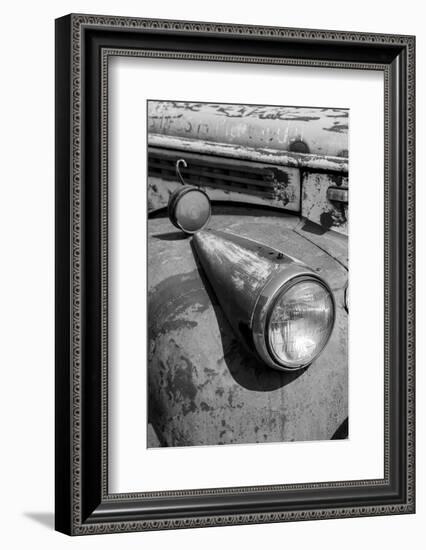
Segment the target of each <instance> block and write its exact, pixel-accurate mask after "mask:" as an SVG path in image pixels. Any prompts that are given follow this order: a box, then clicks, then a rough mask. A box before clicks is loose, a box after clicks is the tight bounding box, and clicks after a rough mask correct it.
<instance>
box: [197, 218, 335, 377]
mask: <svg viewBox="0 0 426 550" xmlns="http://www.w3.org/2000/svg"><path fill="white" fill-rule="evenodd" d="M193 246H194V249H195V251H196V253H197V256H198V259H199V261H200V263H201V265H202V267H203V269H204V272H205V273H206V275H207V278H208V280H209V282H210V284H211V285H212V287H213V289H214V291H215V293H216V296H217V299H218V301H219V303H220V305H221V308H222V310H223V312H224V313H225V316H226V318H227V320H228V321H229V323H230V325H231V326H232V328H233V330H234V332H235V334H236V335H237V336H238V337H239V339H240V340H241V342H242V343H243V345H244V346H245V347H246V348H247V349H248V350H249V351H251V352H252V353H254V354H255V355H257V356H258V357H259V358H260V359H261V360H262V361H263V362H264V363H265V364H266V365H268V366H269V367H273V368H275V369H278V370H287V371H294V370H297V369H301V368H303V367H306V366H307V365H309V364H310V363H312V361H314V359H315V358H316V357H318V355H319V354H320V353H321V352H322V350H323V349H324V347H325V346H326V344H327V342H328V340H329V338H330V336H331V333H332V331H333V326H334V318H335V303H334V298H333V294H332V291H331V289H330V287H329V286H328V284H327V283H326V282H325V281H324V280H323V279H322V278H321V277H320V276H319V275H317V274H316V273H315V272H314V271H313V270H311V269H310V268H309V267H307V266H305V265H303V264H302V263H301V262H299V261H298V260H296V259H295V258H292V257H290V256H286V255H285V254H284V253H282V252H280V251H278V250H275V249H273V248H270V247H268V246H266V245H263V244H261V243H259V242H257V241H252V240H250V239H246V238H244V237H240V236H239V235H235V234H233V233H228V232H220V231H215V230H210V229H209V230H201V231H199V232H197V233H196V234H195V235H194V237H193Z"/></svg>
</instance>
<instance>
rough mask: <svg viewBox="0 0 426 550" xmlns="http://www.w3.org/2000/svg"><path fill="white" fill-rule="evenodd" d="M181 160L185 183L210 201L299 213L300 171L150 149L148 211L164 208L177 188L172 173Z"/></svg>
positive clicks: (182, 152) (155, 148)
mask: <svg viewBox="0 0 426 550" xmlns="http://www.w3.org/2000/svg"><path fill="white" fill-rule="evenodd" d="M181 158H183V159H184V160H185V161H186V163H187V166H186V167H185V168H184V169H182V175H183V177H184V179H185V182H187V183H188V184H192V185H197V186H201V187H202V188H203V189H204V190H205V191H206V193H207V194H208V195H209V197H210V198H211V199H212V200H224V201H227V202H229V201H234V202H246V203H252V204H263V205H268V206H273V207H275V208H282V209H285V210H290V211H293V212H298V211H299V210H300V189H301V185H300V172H299V170H298V169H296V168H287V167H281V166H276V165H268V164H263V163H258V162H247V161H241V160H239V159H229V158H225V157H216V156H212V155H204V154H195V153H187V152H184V151H179V150H169V149H162V148H158V147H150V148H149V152H148V174H149V177H148V210H149V211H152V210H155V209H157V208H162V207H164V206H166V205H167V202H168V198H169V196H170V194H171V193H172V192H173V191H174V190H175V189H176V188H177V187H178V186H180V185H181V184H180V182H178V181H177V177H176V171H175V166H176V161H177V160H178V159H181Z"/></svg>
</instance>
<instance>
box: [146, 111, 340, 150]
mask: <svg viewBox="0 0 426 550" xmlns="http://www.w3.org/2000/svg"><path fill="white" fill-rule="evenodd" d="M348 117H349V110H348V109H329V108H320V107H280V106H265V105H231V104H224V103H222V104H217V103H195V102H186V101H149V102H148V131H149V132H150V133H155V134H164V135H168V136H176V137H180V138H182V137H183V138H190V139H196V140H201V141H209V142H215V143H228V144H233V145H239V146H243V147H249V148H254V149H258V148H262V147H268V148H270V149H275V150H278V151H289V152H295V153H302V154H303V153H304V154H315V155H320V156H323V157H324V156H335V157H347V154H348Z"/></svg>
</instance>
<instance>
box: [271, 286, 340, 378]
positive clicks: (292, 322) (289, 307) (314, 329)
mask: <svg viewBox="0 0 426 550" xmlns="http://www.w3.org/2000/svg"><path fill="white" fill-rule="evenodd" d="M333 323H334V302H333V298H332V295H331V293H330V291H329V290H328V288H327V287H326V286H325V285H323V284H322V283H321V282H320V281H318V280H316V279H311V278H306V279H303V280H301V281H297V279H296V281H293V282H292V283H291V284H290V285H285V287H284V288H283V290H282V291H281V292H280V293H279V294H278V296H277V298H276V300H275V302H274V304H273V305H272V307H271V310H270V314H269V320H268V321H267V327H266V329H267V331H266V332H267V334H266V337H267V342H268V347H269V349H270V353H271V354H272V356H273V357H274V359H275V361H276V362H278V363H279V364H281V365H284V366H286V367H288V368H300V367H302V366H304V365H308V364H309V363H311V362H312V361H313V360H314V359H315V357H316V356H317V355H318V354H319V353H320V352H321V351H322V349H323V348H324V346H325V345H326V343H327V341H328V339H329V336H330V334H331V331H332V329H333Z"/></svg>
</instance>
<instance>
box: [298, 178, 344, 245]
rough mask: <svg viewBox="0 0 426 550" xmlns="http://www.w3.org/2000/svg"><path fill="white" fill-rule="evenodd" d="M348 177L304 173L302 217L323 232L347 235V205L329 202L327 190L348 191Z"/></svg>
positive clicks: (340, 202)
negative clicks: (320, 228)
mask: <svg viewBox="0 0 426 550" xmlns="http://www.w3.org/2000/svg"><path fill="white" fill-rule="evenodd" d="M348 182H349V180H348V177H347V176H345V175H336V174H319V173H310V172H305V173H304V174H303V176H302V216H303V217H304V218H306V219H307V220H310V221H311V222H314V223H316V224H318V225H319V226H320V227H322V228H323V229H324V230H328V229H333V230H334V231H337V232H339V233H343V234H345V235H347V234H348V220H349V203H348V202H342V201H341V200H331V197H330V196H329V189H330V188H336V189H337V190H339V189H340V190H345V192H346V195H345V196H346V197H347V194H348V193H349V191H348Z"/></svg>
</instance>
